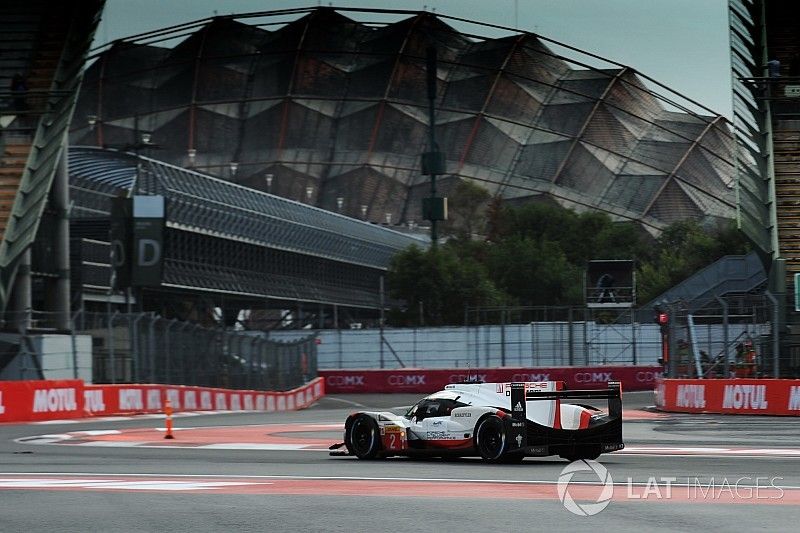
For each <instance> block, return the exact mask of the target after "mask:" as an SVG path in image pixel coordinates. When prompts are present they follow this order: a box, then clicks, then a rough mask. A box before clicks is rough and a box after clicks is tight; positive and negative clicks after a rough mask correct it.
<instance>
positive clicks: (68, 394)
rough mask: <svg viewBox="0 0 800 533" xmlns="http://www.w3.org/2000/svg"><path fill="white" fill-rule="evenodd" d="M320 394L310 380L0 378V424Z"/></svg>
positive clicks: (292, 401) (303, 400)
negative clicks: (267, 383) (193, 383)
mask: <svg viewBox="0 0 800 533" xmlns="http://www.w3.org/2000/svg"><path fill="white" fill-rule="evenodd" d="M323 396H325V382H324V380H323V379H322V378H316V379H314V380H312V381H310V382H309V383H307V384H305V385H303V386H302V387H298V388H296V389H293V390H290V391H286V392H263V391H251V390H228V389H215V388H210V387H187V386H182V385H128V384H126V385H85V384H84V383H83V381H80V380H65V381H0V422H22V421H31V420H60V419H67V418H82V417H90V416H107V415H135V414H143V413H162V412H164V407H165V406H166V403H167V400H169V402H170V406H171V407H172V410H173V411H174V412H181V411H264V412H274V411H294V410H297V409H303V408H305V407H308V406H309V405H311V404H312V403H314V402H315V401H317V400H319V399H320V398H322V397H323Z"/></svg>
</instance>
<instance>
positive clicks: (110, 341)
mask: <svg viewBox="0 0 800 533" xmlns="http://www.w3.org/2000/svg"><path fill="white" fill-rule="evenodd" d="M116 315H117V311H114V312H113V313H111V315H109V317H108V364H109V365H110V366H111V384H112V385H113V384H115V383H116V382H117V364H116V363H117V362H116V360H115V358H114V317H115V316H116ZM106 374H108V373H106Z"/></svg>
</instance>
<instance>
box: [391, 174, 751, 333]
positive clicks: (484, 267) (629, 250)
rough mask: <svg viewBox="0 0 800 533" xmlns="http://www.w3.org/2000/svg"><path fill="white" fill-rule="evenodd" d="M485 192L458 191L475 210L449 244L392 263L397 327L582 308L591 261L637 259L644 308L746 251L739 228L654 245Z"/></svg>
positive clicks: (591, 215) (685, 229)
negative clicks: (472, 312) (474, 312)
mask: <svg viewBox="0 0 800 533" xmlns="http://www.w3.org/2000/svg"><path fill="white" fill-rule="evenodd" d="M465 183H466V182H465ZM481 191H483V189H480V187H477V186H474V185H472V184H467V185H464V187H463V188H462V189H461V193H459V194H460V195H461V196H458V197H459V198H460V200H459V202H461V201H462V200H463V201H464V202H468V203H469V202H471V203H470V205H469V206H466V205H465V206H463V209H461V208H456V211H457V212H459V213H460V215H459V216H460V217H461V219H460V222H459V223H458V224H454V225H453V226H451V231H450V234H451V235H452V236H453V237H454V238H452V239H451V240H450V241H449V242H447V243H445V244H443V245H440V246H439V247H438V248H433V249H430V250H427V251H423V250H420V249H419V248H416V247H412V248H410V249H408V250H406V251H404V252H402V253H400V254H398V255H397V256H396V257H395V259H394V261H393V262H392V265H391V268H390V272H389V276H388V281H389V288H390V294H391V296H392V297H393V298H396V299H398V300H402V301H404V302H405V303H406V306H405V308H404V309H403V310H399V311H395V312H394V313H393V314H392V322H393V323H395V324H397V325H400V324H420V323H424V324H427V325H439V324H460V323H463V319H464V318H463V317H464V308H465V306H471V307H475V306H484V307H485V306H492V305H501V304H509V305H529V306H537V305H541V306H545V305H547V306H555V305H581V304H582V303H583V294H582V290H583V273H584V271H585V268H586V262H587V261H589V260H592V259H633V260H635V261H636V264H637V290H638V302H639V303H640V304H641V303H646V302H648V301H650V300H652V299H653V298H655V297H657V296H658V295H659V294H661V293H662V292H664V291H666V290H667V289H669V288H670V287H672V286H674V285H675V284H677V283H680V282H681V281H683V280H684V279H686V278H687V277H689V276H691V275H692V274H693V273H695V272H696V271H698V270H699V269H701V268H703V267H705V266H706V265H709V264H711V263H713V262H714V261H716V260H717V259H719V258H720V257H722V256H723V255H728V254H743V253H746V252H747V251H748V246H747V244H746V241H745V239H744V237H743V235H742V234H741V233H740V232H739V231H738V230H736V228H735V227H734V226H733V224H728V225H725V226H724V227H721V228H710V229H709V228H704V227H703V226H701V225H700V224H698V223H697V222H695V221H682V222H678V223H675V224H672V225H670V226H669V227H667V228H666V229H665V230H664V231H663V233H662V234H661V235H660V236H659V237H658V238H657V239H653V238H652V237H651V236H649V235H648V234H647V233H645V232H644V231H643V230H642V229H641V227H640V226H638V225H637V224H634V223H632V222H615V221H613V220H612V219H611V218H610V217H609V216H608V215H607V214H605V213H600V212H584V213H576V212H574V211H571V210H569V209H565V208H562V207H560V206H557V205H553V204H549V203H531V204H526V205H523V206H518V207H513V206H509V205H507V204H503V203H501V202H500V200H499V199H497V198H495V199H492V200H490V201H488V202H487V199H486V196H485V195H484V194H483V193H485V191H483V192H481ZM459 209H461V210H460V211H459ZM468 219H469V220H470V221H469V223H467V220H468ZM473 219H474V220H473ZM477 228H481V229H485V232H486V238H485V239H483V240H474V239H471V237H472V235H473V234H474V232H475V231H476V229H477ZM420 303H421V304H422V305H421V308H422V312H421V316H420Z"/></svg>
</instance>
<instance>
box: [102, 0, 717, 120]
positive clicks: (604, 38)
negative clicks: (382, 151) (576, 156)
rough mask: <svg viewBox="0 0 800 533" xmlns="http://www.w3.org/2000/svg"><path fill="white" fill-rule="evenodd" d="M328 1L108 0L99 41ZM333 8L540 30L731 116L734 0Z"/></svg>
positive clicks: (398, 0)
mask: <svg viewBox="0 0 800 533" xmlns="http://www.w3.org/2000/svg"><path fill="white" fill-rule="evenodd" d="M328 4H329V2H318V1H315V0H308V1H305V2H303V1H293V0H107V1H106V8H105V12H104V13H103V19H102V21H101V23H100V26H99V27H98V30H97V34H96V38H95V43H94V44H95V46H99V45H102V44H105V43H107V42H110V41H113V40H115V39H120V38H123V37H127V36H130V35H135V34H138V33H143V32H146V31H150V30H155V29H159V28H163V27H166V26H171V25H174V24H180V23H182V22H189V21H192V20H197V19H201V18H205V17H210V16H213V15H215V14H218V15H227V14H232V13H248V12H255V11H267V10H273V9H285V8H292V7H313V6H317V5H328ZM332 5H334V6H341V7H362V8H381V9H410V10H422V9H426V10H428V11H430V10H433V9H435V11H436V13H437V14H442V15H450V16H453V17H462V18H467V19H472V20H477V21H480V22H486V23H490V24H497V25H501V26H508V27H512V28H518V29H520V30H524V31H529V32H532V33H537V34H539V35H542V36H544V37H547V38H550V39H553V40H556V41H559V42H562V43H564V44H568V45H570V46H574V47H577V48H580V49H583V50H587V51H590V52H592V53H594V54H597V55H599V56H602V57H605V58H607V59H611V60H613V61H616V62H618V63H621V64H623V65H627V66H630V67H633V68H635V69H636V70H637V71H639V72H641V73H642V74H645V75H647V76H649V77H651V78H653V79H655V80H657V81H658V82H660V83H663V84H664V85H666V86H667V87H670V88H671V89H673V90H675V91H677V92H678V93H680V94H683V95H684V96H686V97H688V98H690V99H692V100H695V101H697V102H699V103H700V104H702V105H704V106H706V107H708V108H710V109H711V110H712V111H714V112H716V113H719V114H721V115H724V116H726V117H729V118H730V116H731V75H730V60H729V52H728V14H727V13H728V12H727V0H391V1H377V0H361V1H350V0H338V1H334V2H332ZM351 16H352V17H353V18H358V17H357V16H355V15H351ZM451 25H453V26H455V27H456V28H457V29H459V30H461V31H470V30H472V31H475V28H474V27H469V26H462V27H459V25H458V24H456V23H451ZM476 33H481V34H487V33H486V32H485V31H480V32H476ZM498 35H500V33H498ZM659 92H661V91H659Z"/></svg>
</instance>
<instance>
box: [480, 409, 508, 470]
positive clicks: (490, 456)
mask: <svg viewBox="0 0 800 533" xmlns="http://www.w3.org/2000/svg"><path fill="white" fill-rule="evenodd" d="M475 449H476V450H477V451H478V454H479V455H480V456H481V457H482V458H483V460H484V461H487V462H489V463H499V462H501V461H502V459H503V455H504V454H505V452H506V427H505V424H504V423H503V420H502V419H501V418H500V417H498V416H496V415H489V416H487V417H485V418H483V419H482V420H480V421H479V422H478V426H477V427H476V428H475Z"/></svg>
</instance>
